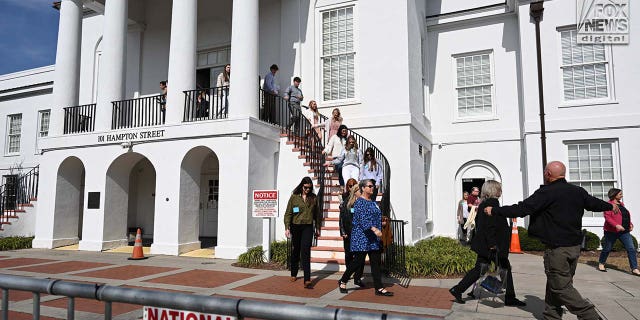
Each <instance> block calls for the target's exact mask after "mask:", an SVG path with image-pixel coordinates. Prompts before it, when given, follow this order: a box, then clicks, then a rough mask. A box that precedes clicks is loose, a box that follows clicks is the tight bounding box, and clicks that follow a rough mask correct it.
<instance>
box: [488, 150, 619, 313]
mask: <svg viewBox="0 0 640 320" xmlns="http://www.w3.org/2000/svg"><path fill="white" fill-rule="evenodd" d="M565 173H566V168H565V166H564V164H563V163H562V162H560V161H553V162H550V163H548V164H547V166H546V167H545V169H544V182H545V185H543V186H541V187H540V189H538V190H536V192H534V193H533V195H531V196H530V197H529V198H527V199H525V200H523V201H521V202H520V203H518V204H515V205H512V206H504V207H500V208H498V207H495V208H492V207H487V208H486V209H485V210H484V211H485V213H486V214H488V215H492V214H497V215H500V216H504V217H511V218H514V217H524V216H527V215H529V216H531V218H530V222H529V234H530V235H531V236H534V237H536V238H539V239H540V240H541V241H542V242H543V243H544V244H545V245H546V249H545V251H544V272H545V274H546V275H547V289H546V293H545V298H544V300H545V310H544V318H545V319H562V306H563V305H565V306H566V307H567V309H569V311H570V312H571V313H573V314H575V315H577V316H578V319H600V317H599V316H598V313H597V312H596V311H595V308H594V306H593V305H592V304H591V303H589V302H588V301H586V300H585V299H584V298H582V296H581V295H580V293H579V292H578V290H576V289H575V288H574V287H573V275H574V274H575V272H576V266H577V264H578V257H579V256H580V244H581V243H582V215H583V214H584V210H585V209H586V210H590V211H595V212H601V211H609V210H613V211H618V207H617V206H616V205H615V204H613V205H612V204H610V203H608V202H605V201H602V200H600V199H598V198H595V197H593V196H591V195H589V194H588V193H587V191H585V190H584V189H582V188H581V187H578V186H575V185H572V184H570V183H567V180H565Z"/></svg>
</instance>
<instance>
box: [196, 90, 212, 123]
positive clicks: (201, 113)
mask: <svg viewBox="0 0 640 320" xmlns="http://www.w3.org/2000/svg"><path fill="white" fill-rule="evenodd" d="M196 117H197V118H208V117H209V101H207V92H206V91H205V90H201V91H200V92H199V93H198V96H197V97H196Z"/></svg>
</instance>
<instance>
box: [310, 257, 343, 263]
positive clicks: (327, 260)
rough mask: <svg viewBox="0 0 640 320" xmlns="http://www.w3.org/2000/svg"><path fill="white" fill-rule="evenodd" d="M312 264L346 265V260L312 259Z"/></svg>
mask: <svg viewBox="0 0 640 320" xmlns="http://www.w3.org/2000/svg"><path fill="white" fill-rule="evenodd" d="M311 263H336V264H342V265H344V259H333V258H311Z"/></svg>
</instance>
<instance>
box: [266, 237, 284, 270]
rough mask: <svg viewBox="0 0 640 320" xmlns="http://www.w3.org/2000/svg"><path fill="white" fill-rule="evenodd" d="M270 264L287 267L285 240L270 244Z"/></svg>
mask: <svg viewBox="0 0 640 320" xmlns="http://www.w3.org/2000/svg"><path fill="white" fill-rule="evenodd" d="M270 255H271V262H273V263H277V264H279V265H281V266H286V265H287V240H284V241H274V242H271V252H270Z"/></svg>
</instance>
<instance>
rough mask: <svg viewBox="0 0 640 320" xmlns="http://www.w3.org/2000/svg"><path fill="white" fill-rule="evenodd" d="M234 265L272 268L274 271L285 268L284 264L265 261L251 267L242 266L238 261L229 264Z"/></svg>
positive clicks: (263, 268) (264, 268)
mask: <svg viewBox="0 0 640 320" xmlns="http://www.w3.org/2000/svg"><path fill="white" fill-rule="evenodd" d="M231 265H232V266H234V267H240V268H248V269H262V270H274V271H282V270H287V267H286V266H283V265H281V264H278V263H275V262H265V263H263V264H261V265H259V266H253V267H247V266H243V265H240V264H239V263H237V262H236V263H233V264H231Z"/></svg>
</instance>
